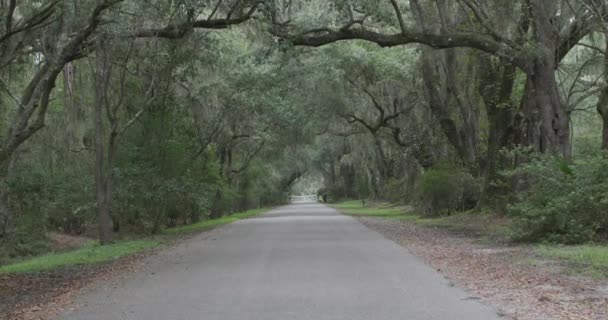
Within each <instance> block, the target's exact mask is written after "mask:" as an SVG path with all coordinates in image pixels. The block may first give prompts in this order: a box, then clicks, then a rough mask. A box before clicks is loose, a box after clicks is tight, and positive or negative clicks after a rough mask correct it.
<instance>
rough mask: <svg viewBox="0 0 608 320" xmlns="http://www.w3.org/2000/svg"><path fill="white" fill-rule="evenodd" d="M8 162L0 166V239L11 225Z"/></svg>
mask: <svg viewBox="0 0 608 320" xmlns="http://www.w3.org/2000/svg"><path fill="white" fill-rule="evenodd" d="M7 180H8V162H5V163H3V164H2V165H0V238H2V237H4V236H5V235H6V234H7V233H8V230H9V227H10V225H11V223H12V219H13V213H12V211H11V208H10V205H9V187H8V181H7Z"/></svg>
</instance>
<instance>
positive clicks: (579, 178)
mask: <svg viewBox="0 0 608 320" xmlns="http://www.w3.org/2000/svg"><path fill="white" fill-rule="evenodd" d="M513 174H516V175H519V177H520V178H521V179H525V180H527V181H526V183H527V185H528V187H527V189H526V190H524V191H521V192H520V194H519V198H520V199H521V200H520V201H518V202H517V203H516V204H514V205H512V206H509V208H508V211H509V213H510V214H511V215H512V217H513V226H512V232H513V237H514V239H516V240H522V241H549V242H559V243H566V244H575V243H583V242H588V241H591V240H594V239H595V238H597V237H598V235H599V234H600V233H601V232H603V231H605V230H606V229H607V228H608V159H606V158H604V157H601V156H591V157H587V158H585V159H581V160H579V161H576V162H575V163H572V164H569V163H567V162H566V161H564V160H562V159H560V158H556V157H544V158H539V159H535V160H532V161H531V162H529V163H528V164H526V165H524V166H521V167H520V168H519V169H517V170H516V171H514V172H513Z"/></svg>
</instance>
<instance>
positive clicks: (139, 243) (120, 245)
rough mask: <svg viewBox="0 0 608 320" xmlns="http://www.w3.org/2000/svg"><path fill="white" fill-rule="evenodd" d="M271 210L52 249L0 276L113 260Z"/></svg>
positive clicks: (4, 268) (2, 269) (8, 268)
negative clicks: (157, 233)
mask: <svg viewBox="0 0 608 320" xmlns="http://www.w3.org/2000/svg"><path fill="white" fill-rule="evenodd" d="M268 210H269V208H263V209H252V210H248V211H245V212H240V213H236V214H233V215H230V216H226V217H222V218H219V219H213V220H204V221H201V222H199V223H195V224H192V225H187V226H180V227H175V228H170V229H165V230H164V231H163V235H161V236H150V237H146V238H142V239H137V240H123V241H118V242H115V243H113V244H110V245H107V246H100V245H99V244H97V243H92V244H88V245H85V246H83V247H81V248H78V249H74V250H69V251H64V252H52V253H48V254H45V255H41V256H36V257H32V258H28V259H26V260H22V261H17V262H14V263H9V264H6V265H2V266H0V275H2V274H11V273H26V272H38V271H46V270H52V269H56V268H60V267H66V266H74V265H87V264H95V263H100V262H105V261H110V260H114V259H117V258H121V257H125V256H129V255H132V254H135V253H138V252H142V251H145V250H148V249H151V248H155V247H158V246H161V245H163V244H164V243H166V242H167V241H168V240H170V239H171V238H174V237H175V236H178V235H184V234H189V233H195V232H202V231H207V230H210V229H213V228H217V227H219V226H223V225H226V224H229V223H232V222H236V221H238V220H242V219H247V218H251V217H254V216H256V215H259V214H261V213H263V212H265V211H268Z"/></svg>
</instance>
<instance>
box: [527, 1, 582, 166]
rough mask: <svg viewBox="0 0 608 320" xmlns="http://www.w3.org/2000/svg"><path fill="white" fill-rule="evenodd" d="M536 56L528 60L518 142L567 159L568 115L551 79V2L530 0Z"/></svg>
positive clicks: (553, 43) (555, 38) (554, 35)
mask: <svg viewBox="0 0 608 320" xmlns="http://www.w3.org/2000/svg"><path fill="white" fill-rule="evenodd" d="M531 5H532V7H531V10H532V14H533V16H534V17H535V19H534V20H533V30H534V38H535V40H536V43H537V46H538V47H537V48H535V50H537V51H538V52H539V54H538V56H537V57H536V58H534V59H533V60H532V61H531V65H530V70H529V71H528V78H527V80H526V87H525V91H524V97H523V101H522V106H521V114H520V118H519V135H518V139H517V140H518V142H519V143H520V144H522V145H524V146H529V147H531V148H532V150H533V151H536V152H541V153H553V154H559V155H562V156H564V157H565V158H570V156H571V155H572V146H571V143H570V114H569V112H568V110H567V108H566V105H565V104H564V103H563V101H561V98H560V96H559V91H558V88H557V81H556V79H555V70H556V62H555V61H556V59H557V57H556V51H557V47H558V45H559V36H558V33H557V31H556V29H555V27H554V26H553V24H552V18H553V13H554V12H555V10H554V9H555V6H556V4H555V2H554V1H552V0H536V1H532V4H531Z"/></svg>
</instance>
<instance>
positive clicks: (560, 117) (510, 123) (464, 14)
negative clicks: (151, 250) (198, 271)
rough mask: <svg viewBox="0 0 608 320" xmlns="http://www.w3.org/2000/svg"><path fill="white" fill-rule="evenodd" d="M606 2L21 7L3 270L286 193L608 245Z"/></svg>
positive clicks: (340, 0) (72, 1)
mask: <svg viewBox="0 0 608 320" xmlns="http://www.w3.org/2000/svg"><path fill="white" fill-rule="evenodd" d="M607 39H608V3H606V1H605V0H516V1H502V0H487V1H480V0H401V1H399V0H390V1H389V0H387V1H380V0H333V1H321V0H302V1H295V0H272V1H266V0H171V1H159V0H150V1H136V0H124V1H121V0H23V1H16V0H1V1H0V105H1V109H0V112H1V113H2V114H1V122H0V126H1V128H0V132H1V135H0V261H2V260H4V259H8V258H13V257H17V256H24V255H32V254H37V253H41V252H44V251H45V250H47V249H46V243H47V235H48V233H49V232H61V233H67V234H75V235H87V236H90V237H94V238H98V239H99V240H100V242H101V243H102V244H105V243H108V242H111V241H113V239H118V238H121V237H125V236H129V237H131V236H137V235H142V236H143V235H148V234H154V233H159V232H161V231H162V230H163V229H165V228H168V227H174V226H178V225H185V224H191V223H195V222H198V221H201V220H205V219H214V218H218V217H222V216H225V215H230V214H233V213H235V212H239V211H243V210H247V209H250V208H257V207H262V206H272V205H277V204H282V203H285V202H286V201H287V199H288V195H290V194H304V193H313V194H317V193H318V194H325V195H327V197H328V200H329V201H333V200H338V199H346V198H348V199H383V200H388V201H391V202H393V203H402V204H409V205H412V206H413V207H414V208H415V210H416V211H417V212H419V213H421V214H424V215H428V216H441V215H450V214H453V213H455V212H458V211H471V212H473V213H474V214H486V213H487V212H494V213H500V214H502V215H505V216H506V217H509V219H511V220H512V221H513V226H512V229H513V230H512V235H513V238H514V239H515V240H521V241H541V240H543V241H545V240H546V241H552V242H560V243H584V242H589V241H596V240H600V239H602V238H604V239H605V237H606V235H607V234H608V159H607V158H606V154H605V152H604V150H605V149H608V50H607V49H606V42H607V41H606V40H607Z"/></svg>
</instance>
